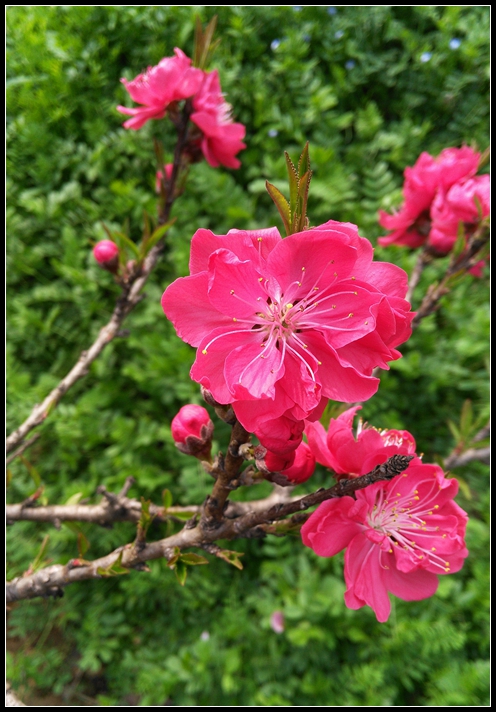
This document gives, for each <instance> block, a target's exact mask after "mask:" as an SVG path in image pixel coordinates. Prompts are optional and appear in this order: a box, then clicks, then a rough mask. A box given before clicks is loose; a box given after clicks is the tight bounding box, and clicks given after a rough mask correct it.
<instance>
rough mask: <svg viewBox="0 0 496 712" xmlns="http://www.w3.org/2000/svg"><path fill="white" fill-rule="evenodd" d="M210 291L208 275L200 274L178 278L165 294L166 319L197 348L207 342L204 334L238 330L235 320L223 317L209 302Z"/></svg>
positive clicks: (182, 337) (163, 299) (187, 341)
mask: <svg viewBox="0 0 496 712" xmlns="http://www.w3.org/2000/svg"><path fill="white" fill-rule="evenodd" d="M207 288H208V276H207V273H206V272H201V273H199V274H196V275H194V276H191V277H180V278H179V279H176V281H175V282H173V283H172V284H170V285H169V286H168V287H167V289H166V290H165V292H164V293H163V295H162V309H163V310H164V312H165V315H166V317H167V318H168V319H170V321H172V323H173V324H174V326H175V328H176V331H177V333H178V336H179V337H180V338H181V339H182V340H183V341H186V343H187V344H191V345H192V346H198V345H199V344H200V343H201V342H202V341H203V340H204V339H205V334H209V333H210V332H211V331H213V330H214V329H218V328H224V329H225V330H230V329H232V328H236V325H235V324H234V322H233V320H232V318H231V319H230V318H229V317H228V316H225V315H224V314H220V313H219V311H218V310H217V309H216V308H215V307H214V306H213V305H212V304H211V303H210V301H209V299H208V296H207ZM192 314H194V318H193V317H192ZM239 328H241V327H239Z"/></svg>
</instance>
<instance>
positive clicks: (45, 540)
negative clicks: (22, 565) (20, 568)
mask: <svg viewBox="0 0 496 712" xmlns="http://www.w3.org/2000/svg"><path fill="white" fill-rule="evenodd" d="M49 540H50V535H49V534H47V535H46V536H44V537H43V541H42V542H41V546H40V549H39V551H38V553H37V554H36V558H35V560H34V561H33V563H32V564H31V566H30V569H31V570H32V571H36V570H37V569H39V568H40V567H41V565H42V560H43V557H44V556H45V551H46V549H47V546H48V542H49Z"/></svg>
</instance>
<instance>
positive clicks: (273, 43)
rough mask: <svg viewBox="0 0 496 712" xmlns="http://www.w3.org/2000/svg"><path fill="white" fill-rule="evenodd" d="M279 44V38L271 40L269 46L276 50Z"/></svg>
mask: <svg viewBox="0 0 496 712" xmlns="http://www.w3.org/2000/svg"><path fill="white" fill-rule="evenodd" d="M280 44H281V40H272V42H271V43H270V48H271V49H273V50H276V49H277V48H278V47H279V45H280Z"/></svg>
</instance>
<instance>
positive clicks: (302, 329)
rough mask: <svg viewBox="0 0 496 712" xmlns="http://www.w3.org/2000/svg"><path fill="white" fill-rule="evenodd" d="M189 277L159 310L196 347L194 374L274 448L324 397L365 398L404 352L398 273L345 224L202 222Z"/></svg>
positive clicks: (405, 321) (406, 322)
mask: <svg viewBox="0 0 496 712" xmlns="http://www.w3.org/2000/svg"><path fill="white" fill-rule="evenodd" d="M190 272H191V276H189V277H184V278H180V279H178V280H176V281H175V282H174V283H173V284H171V285H170V286H169V287H168V288H167V289H166V291H165V293H164V295H163V297H162V306H163V309H164V312H165V314H166V316H167V317H168V318H169V319H170V320H171V321H172V323H173V324H174V326H175V328H176V331H177V333H178V335H179V336H180V337H181V338H182V339H183V340H184V341H186V342H187V343H189V344H191V345H192V346H194V347H196V348H197V349H198V351H197V357H196V360H195V363H194V364H193V367H192V369H191V377H192V379H193V380H195V381H197V382H199V383H201V384H202V385H203V386H204V387H205V388H206V389H208V390H209V391H210V392H211V394H212V396H213V398H214V399H215V400H216V401H217V402H218V403H222V404H227V403H231V404H232V407H233V409H234V412H235V414H236V416H237V418H238V420H239V421H240V423H241V424H242V425H243V426H244V427H245V428H246V430H248V431H249V432H252V433H255V435H257V437H258V438H259V440H260V442H261V443H262V445H263V446H264V447H266V448H267V449H268V450H270V451H271V452H273V453H275V454H277V455H281V454H285V453H289V452H292V451H294V450H296V448H297V447H298V445H299V444H300V442H301V440H302V433H303V429H304V426H305V420H310V421H315V420H318V418H320V416H321V414H322V412H323V410H324V408H325V405H326V403H327V400H328V399H329V398H332V399H333V400H337V401H342V402H348V403H350V402H353V401H363V400H366V399H368V398H370V397H371V396H372V395H373V394H374V393H375V392H376V390H377V388H378V385H379V380H378V379H377V378H375V377H374V376H373V375H372V371H373V369H374V368H375V367H377V366H378V367H380V368H388V361H393V360H395V359H397V358H399V357H400V353H399V352H398V351H397V350H396V347H397V346H398V345H399V344H402V343H403V342H404V341H406V340H407V339H408V338H409V336H410V334H411V328H410V323H411V320H412V317H413V314H412V313H411V311H410V304H409V303H408V302H407V301H405V299H404V296H405V294H406V289H407V276H406V274H405V272H403V270H401V269H400V268H398V267H396V266H394V265H391V264H387V263H381V262H373V249H372V246H371V244H370V243H369V242H368V240H366V239H364V238H361V237H360V236H359V235H358V230H357V228H356V226H355V225H352V224H350V223H339V222H335V221H332V220H331V221H329V222H327V223H325V224H324V225H321V226H319V227H316V228H312V229H310V230H305V231H304V232H301V233H295V234H293V235H290V236H289V237H287V238H285V239H284V240H283V239H282V238H281V236H280V234H279V232H278V230H277V229H276V228H268V229H266V230H255V231H250V230H230V231H229V233H228V234H227V235H215V234H214V233H212V232H210V231H209V230H203V229H201V230H198V231H197V232H196V233H195V235H194V236H193V239H192V244H191V257H190Z"/></svg>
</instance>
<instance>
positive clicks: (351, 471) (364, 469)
mask: <svg viewBox="0 0 496 712" xmlns="http://www.w3.org/2000/svg"><path fill="white" fill-rule="evenodd" d="M361 407H362V406H361V405H357V406H354V407H353V408H349V409H348V410H346V411H345V412H344V413H342V414H341V415H340V416H338V417H337V418H331V422H330V423H329V429H328V430H327V432H326V431H325V429H324V427H323V425H321V424H320V423H317V422H316V423H311V422H308V423H306V426H305V434H306V436H307V439H308V444H309V446H310V449H311V451H312V452H313V454H314V455H315V458H316V460H317V462H320V464H321V465H325V466H326V467H329V468H330V469H331V470H334V473H335V474H336V479H337V480H340V479H342V478H343V476H346V477H359V476H360V475H366V474H367V473H368V472H371V471H372V470H373V469H374V467H376V465H382V464H383V463H384V462H386V460H387V459H388V458H390V457H391V455H395V454H397V453H400V454H401V455H412V454H414V453H415V448H416V445H415V440H414V438H413V435H411V434H410V433H409V432H408V431H407V430H377V429H376V428H371V427H368V426H365V427H362V424H361V423H360V424H359V427H358V431H357V436H356V438H355V437H354V435H353V431H352V424H353V418H354V417H355V414H356V412H357V410H360V409H361Z"/></svg>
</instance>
